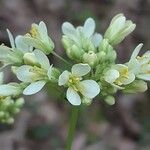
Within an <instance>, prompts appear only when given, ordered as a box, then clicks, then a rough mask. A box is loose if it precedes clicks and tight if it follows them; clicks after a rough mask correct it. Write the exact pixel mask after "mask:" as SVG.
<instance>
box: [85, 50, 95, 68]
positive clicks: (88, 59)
mask: <svg viewBox="0 0 150 150" xmlns="http://www.w3.org/2000/svg"><path fill="white" fill-rule="evenodd" d="M83 62H84V63H88V64H89V65H90V66H91V67H94V66H96V65H97V64H98V57H97V54H95V53H94V52H93V51H89V52H88V53H85V54H84V55H83Z"/></svg>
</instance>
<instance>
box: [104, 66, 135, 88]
mask: <svg viewBox="0 0 150 150" xmlns="http://www.w3.org/2000/svg"><path fill="white" fill-rule="evenodd" d="M104 79H105V81H106V82H108V83H110V84H111V85H113V86H114V87H116V88H118V89H123V87H122V86H123V85H127V84H130V83H131V82H133V81H134V80H135V75H134V73H132V72H130V71H129V69H128V67H127V66H126V65H122V64H117V65H114V66H113V67H112V68H111V69H109V70H108V71H107V72H106V73H105V76H104Z"/></svg>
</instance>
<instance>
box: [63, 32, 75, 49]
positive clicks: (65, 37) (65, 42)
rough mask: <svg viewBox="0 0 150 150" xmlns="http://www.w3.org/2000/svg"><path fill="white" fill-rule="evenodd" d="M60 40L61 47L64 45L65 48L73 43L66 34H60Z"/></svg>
mask: <svg viewBox="0 0 150 150" xmlns="http://www.w3.org/2000/svg"><path fill="white" fill-rule="evenodd" d="M61 42H62V44H63V47H64V48H65V49H69V48H70V47H71V46H72V44H73V43H72V42H71V40H70V39H69V38H68V37H67V36H65V35H63V36H62V40H61Z"/></svg>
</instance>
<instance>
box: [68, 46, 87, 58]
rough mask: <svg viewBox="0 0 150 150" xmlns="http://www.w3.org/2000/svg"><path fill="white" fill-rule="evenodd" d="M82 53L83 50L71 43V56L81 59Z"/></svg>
mask: <svg viewBox="0 0 150 150" xmlns="http://www.w3.org/2000/svg"><path fill="white" fill-rule="evenodd" d="M83 54H84V51H83V50H82V49H81V48H79V47H78V46H76V45H73V46H72V47H71V49H70V55H71V58H73V59H75V60H77V61H80V60H81V58H82V56H83Z"/></svg>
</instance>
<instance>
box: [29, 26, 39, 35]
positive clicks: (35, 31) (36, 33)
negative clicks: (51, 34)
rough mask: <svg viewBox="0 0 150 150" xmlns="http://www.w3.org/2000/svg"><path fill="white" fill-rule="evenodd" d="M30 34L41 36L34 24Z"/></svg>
mask: <svg viewBox="0 0 150 150" xmlns="http://www.w3.org/2000/svg"><path fill="white" fill-rule="evenodd" d="M30 35H31V37H33V38H38V37H39V32H38V29H37V28H36V26H35V25H32V27H31V30H30Z"/></svg>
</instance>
